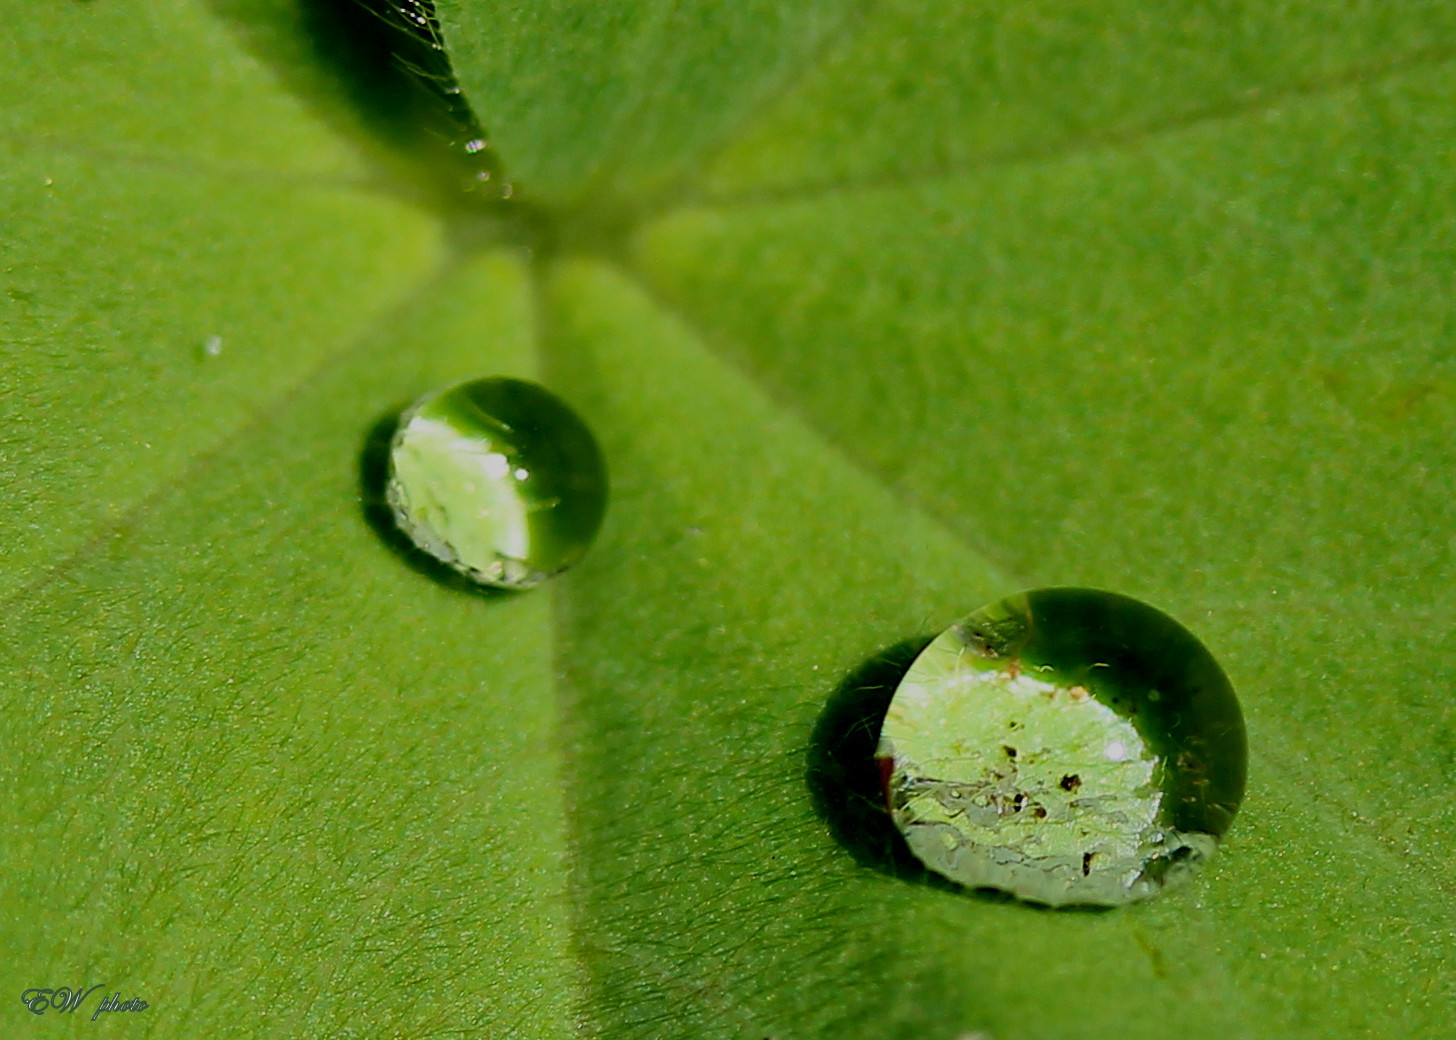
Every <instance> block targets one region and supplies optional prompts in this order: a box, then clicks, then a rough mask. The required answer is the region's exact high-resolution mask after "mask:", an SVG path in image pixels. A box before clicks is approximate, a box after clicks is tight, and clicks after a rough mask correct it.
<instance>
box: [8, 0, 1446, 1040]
mask: <svg viewBox="0 0 1456 1040" xmlns="http://www.w3.org/2000/svg"><path fill="white" fill-rule="evenodd" d="M7 2H8V5H9V6H8V8H7V10H6V12H5V24H6V25H7V26H8V31H9V32H10V34H11V47H10V51H9V54H8V55H7V59H6V61H5V62H3V63H0V98H3V99H4V100H3V101H0V149H3V151H4V155H5V161H4V162H3V164H0V490H3V497H4V501H5V503H6V509H5V510H4V512H3V514H0V598H3V601H4V609H3V613H0V646H3V648H4V649H3V652H0V705H3V712H0V720H3V721H0V732H3V738H0V739H3V746H4V755H3V757H0V838H3V840H0V907H3V909H4V913H5V921H6V924H5V926H4V928H0V963H3V964H5V965H6V966H7V979H8V982H7V985H9V986H10V987H11V988H12V990H13V993H12V996H11V997H10V1008H9V1009H8V1010H6V1011H5V1012H3V1016H4V1017H5V1020H6V1021H7V1022H9V1023H10V1025H9V1026H8V1027H7V1028H6V1029H5V1030H4V1033H5V1035H17V1036H18V1035H21V1033H22V1032H26V1033H30V1032H34V1031H35V1030H36V1029H37V1028H43V1029H45V1030H47V1031H49V1032H54V1031H56V1030H63V1031H65V1033H66V1035H79V1034H80V1033H81V1032H83V1031H85V1030H86V1029H88V1028H89V1029H94V1028H98V1027H100V1023H88V1022H87V1021H86V1018H87V1017H89V1015H88V1016H85V1017H82V1016H81V1015H79V1014H78V1015H76V1016H72V1017H71V1018H63V1020H62V1021H60V1022H57V1021H55V1019H54V1018H53V1017H52V1015H53V1014H54V1013H52V1015H47V1016H46V1017H45V1018H43V1019H40V1020H36V1019H34V1018H33V1017H32V1016H31V1015H30V1014H29V1012H28V1011H27V1010H26V1008H25V1007H24V1006H23V1005H22V1004H21V1003H20V1002H19V1001H18V1000H16V999H15V996H18V994H19V992H20V991H21V990H24V989H27V988H30V987H46V986H60V985H68V986H76V985H81V986H91V985H95V984H98V983H104V984H106V985H107V987H108V989H107V992H112V991H120V992H121V993H122V995H123V997H124V998H127V997H131V996H139V997H142V998H144V999H146V1000H147V1001H148V1002H149V1004H150V1007H149V1008H148V1009H147V1010H146V1011H144V1012H139V1013H137V1012H133V1013H118V1014H115V1015H111V1016H108V1018H117V1017H120V1018H123V1019H124V1020H125V1024H124V1025H122V1024H120V1023H114V1024H113V1025H112V1026H111V1027H110V1028H111V1029H112V1030H113V1031H117V1032H118V1035H119V1033H120V1031H122V1030H124V1031H126V1032H127V1034H128V1035H135V1036H146V1037H157V1038H162V1037H166V1038H175V1037H204V1036H205V1037H209V1038H214V1037H217V1038H226V1037H270V1038H271V1037H279V1038H282V1037H288V1038H311V1037H319V1038H324V1037H327V1038H353V1037H361V1038H362V1037H371V1038H373V1037H401V1038H405V1037H408V1038H424V1037H442V1036H489V1037H521V1038H562V1037H601V1038H618V1037H620V1038H657V1037H670V1038H677V1037H681V1038H684V1040H688V1038H724V1040H763V1038H765V1037H767V1038H771V1040H795V1038H825V1040H830V1038H832V1040H853V1038H864V1040H884V1038H900V1037H904V1038H906V1040H963V1038H967V1037H974V1038H975V1040H987V1038H990V1040H1111V1038H1119V1040H1123V1038H1126V1040H1141V1038H1148V1040H1152V1038H1161V1037H1166V1036H1170V1035H1176V1036H1179V1037H1185V1038H1195V1040H1196V1038H1209V1040H1232V1038H1251V1040H1253V1038H1264V1037H1279V1038H1309V1040H1315V1038H1335V1040H1340V1038H1356V1037H1362V1038H1363V1037H1399V1038H1402V1040H1408V1038H1428V1037H1429V1038H1438V1037H1442V1036H1446V1035H1448V1033H1449V1029H1450V1023H1451V1015H1452V1007H1453V1004H1456V983H1453V979H1456V972H1453V962H1456V924H1453V921H1456V882H1453V880H1452V877H1453V876H1452V871H1451V869H1450V862H1451V858H1452V853H1453V849H1456V802H1453V800H1452V798H1451V796H1450V787H1451V780H1450V778H1451V776H1452V775H1453V772H1456V707H1453V703H1456V702H1453V699H1452V697H1451V694H1450V691H1451V686H1452V682H1453V679H1456V648H1453V643H1452V641H1451V638H1450V635H1449V629H1450V626H1451V621H1452V618H1453V616H1456V615H1453V609H1456V592H1453V590H1456V580H1453V579H1456V573H1453V553H1456V448H1453V441H1452V431H1453V430H1456V292H1453V288H1456V286H1453V282H1456V245H1453V243H1456V8H1452V7H1451V5H1449V4H1440V3H1434V2H1429V3H1428V2H1421V0H1399V2H1395V3H1383V4H1376V3H1367V2H1362V0H1330V2H1327V3H1321V4H1314V3H1299V2H1276V0H1259V2H1246V3H1234V2H1229V0H1197V2H1191V3H1172V2H1167V0H1138V2H1133V0H1110V2H1109V0H1097V2H1093V0H1061V2H1057V3H1051V2H1046V0H1009V2H1005V3H997V4H992V3H983V2H970V0H968V2H965V3H959V4H954V5H940V4H931V3H926V2H912V0H878V2H874V0H868V2H852V0H774V2H768V0H742V2H739V3H733V4H723V3H709V2H704V0H673V2H669V0H639V2H635V3H627V2H620V0H618V2H611V3H604V2H602V0H542V2H539V3H533V4H521V3H504V2H494V0H448V2H446V0H442V3H441V6H440V16H441V21H442V24H443V27H444V34H445V40H446V42H447V44H448V46H449V48H450V51H451V53H452V55H453V58H454V62H455V68H456V72H457V74H458V75H459V78H460V81H461V84H462V86H463V88H464V94H465V96H466V97H467V98H468V99H469V100H470V102H471V103H472V104H473V106H474V108H475V111H476V112H477V113H478V114H479V115H480V116H481V118H482V120H483V122H484V123H485V125H486V126H487V127H488V128H489V130H490V137H491V142H492V144H493V146H494V149H495V152H496V154H497V155H498V156H499V158H500V161H501V162H502V163H503V164H504V166H505V168H506V170H507V171H508V173H509V175H510V178H511V181H512V183H513V184H514V185H515V188H516V191H517V192H518V195H519V197H520V198H522V199H527V200H529V201H530V203H531V204H532V205H533V206H534V207H536V210H535V211H536V213H537V214H538V218H537V219H538V222H539V224H540V226H541V227H543V228H545V229H547V232H548V233H547V234H546V235H545V237H543V238H542V239H540V242H539V243H538V244H537V245H536V246H535V247H533V248H531V249H526V248H523V247H521V246H519V245H495V246H492V245H489V244H488V241H489V239H488V236H482V235H478V234H473V233H469V232H468V229H467V228H466V226H467V225H468V224H469V220H467V218H465V217H463V216H462V215H461V212H460V211H459V209H458V208H456V207H450V206H446V205H444V204H442V203H440V202H439V200H438V198H437V197H436V196H435V195H433V194H431V193H430V192H428V191H423V190H420V188H419V182H418V179H417V178H414V174H413V173H411V172H410V170H411V169H413V168H412V167H410V164H409V162H408V161H406V160H405V159H402V158H401V156H400V155H399V154H398V149H392V148H391V146H390V145H389V144H388V143H387V142H385V141H384V140H382V138H381V137H380V135H379V133H378V126H377V125H376V124H377V123H378V120H377V119H375V115H377V113H371V112H370V111H368V110H367V109H366V108H361V101H360V97H359V96H358V92H357V91H355V92H352V93H351V92H350V91H349V90H348V89H346V88H345V87H344V86H343V85H341V81H340V79H339V77H338V75H337V72H338V67H339V61H338V57H337V55H334V56H333V57H330V47H329V46H328V44H329V43H330V41H329V39H328V35H327V31H326V29H321V28H320V18H319V10H320V7H319V4H318V3H317V2H315V0H218V2H217V3H215V4H208V3H205V2H202V0H159V2H156V3H151V4H143V3H140V2H138V0H56V2H54V3H48V4H44V5H37V4H33V3H31V4H21V3H20V2H19V0H7ZM334 49H335V50H337V47H335V48H334ZM462 229H465V230H462ZM481 241H487V244H486V245H481V244H480V242H481ZM486 374H506V375H515V376H521V377H527V378H534V379H537V380H540V381H542V382H543V383H545V384H546V385H548V386H549V387H551V388H552V389H553V390H554V391H555V392H557V393H559V394H560V395H562V396H563V397H565V398H566V399H567V400H569V401H571V402H573V403H574V404H575V405H576V406H577V407H578V408H579V410H580V411H581V412H582V414H583V415H584V416H585V417H586V419H587V420H588V422H589V423H590V424H591V425H592V427H593V428H594V429H595V430H596V431H597V433H598V435H599V437H600V439H601V441H602V445H603V448H604V450H605V453H606V455H607V459H608V463H609V466H610V469H611V472H612V477H613V499H612V504H611V507H610V510H609V513H608V517H607V521H606V524H605V527H604V529H603V531H602V534H601V536H600V538H599V540H598V543H597V545H596V547H595V548H594V550H593V551H592V553H591V554H590V555H589V556H588V557H587V559H586V560H585V561H584V562H583V563H582V564H581V565H580V566H579V567H578V568H577V569H576V570H574V571H572V572H571V573H569V574H567V575H565V576H563V577H562V578H560V579H557V580H556V581H555V582H553V583H552V584H551V586H549V587H547V588H545V589H542V590H540V591H538V592H535V593H532V594H528V595H523V596H517V597H511V598H505V599H500V598H486V597H481V596H475V595H471V594H468V593H464V592H462V591H461V590H459V589H456V588H452V587H448V586H447V585H445V584H441V583H437V582H435V581H432V580H431V579H430V578H428V577H427V576H425V575H424V574H422V573H420V572H419V571H417V570H416V569H413V568H411V567H410V566H409V565H408V561H406V560H404V559H403V558H401V556H400V555H398V554H397V553H396V552H395V551H394V550H393V549H391V547H390V546H389V544H387V541H386V540H385V539H382V538H381V537H380V536H379V534H378V533H377V532H376V531H375V530H374V529H372V528H371V526H370V524H369V523H368V522H367V516H368V513H369V505H370V503H369V501H367V499H368V492H369V488H368V485H367V481H361V476H360V470H361V464H362V463H361V459H362V458H364V457H366V455H367V453H366V452H365V446H366V442H367V440H368V437H369V435H370V431H371V429H373V428H374V427H375V425H376V424H377V423H378V422H379V420H380V419H381V418H382V417H384V416H387V415H388V414H389V413H390V411H391V410H392V409H397V408H398V407H400V406H401V405H403V404H405V403H407V402H408V401H410V400H411V399H413V398H414V397H415V396H417V395H418V394H420V393H422V392H424V391H426V390H430V389H433V388H435V387H437V386H440V385H443V384H444V383H447V382H450V381H452V380H456V379H460V378H465V377H468V376H472V375H486ZM1052 584H1057V585H1061V584H1075V585H1091V586H1098V587H1104V588H1109V589H1113V590H1116V591H1119V592H1123V593H1127V594H1130V595H1134V596H1137V597H1139V598H1142V599H1145V600H1147V601H1149V602H1150V603H1152V604H1154V605H1156V606H1158V607H1160V608H1161V609H1164V610H1167V611H1169V612H1170V613H1172V614H1173V615H1174V616H1176V617H1178V618H1180V619H1181V620H1182V621H1183V622H1184V623H1185V624H1187V625H1189V626H1190V627H1191V628H1192V629H1193V630H1194V631H1195V632H1197V633H1198V634H1199V635H1200V636H1201V637H1202V638H1203V639H1204V640H1205V641H1206V642H1207V643H1208V645H1209V646H1210V648H1211V649H1212V650H1213V652H1214V653H1215V654H1216V655H1217V656H1218V657H1219V659H1220V661H1221V662H1222V663H1223V664H1224V666H1225V668H1226V670H1227V671H1228V673H1229V675H1230V676H1231V678H1232V679H1233V681H1234V684H1235V686H1236V688H1237V689H1238V690H1239V691H1240V694H1241V697H1242V700H1243V704H1244V708H1245V712H1246V715H1247V720H1248V724H1249V731H1250V749H1251V762H1250V787H1249V794H1248V797H1247V800H1246V802H1245V806H1244V811H1243V812H1242V814H1241V815H1240V817H1239V819H1238V820H1237V821H1236V823H1235V825H1234V829H1233V830H1232V832H1231V833H1230V836H1229V841H1228V842H1227V844H1226V847H1225V848H1224V850H1223V851H1222V852H1221V853H1220V854H1219V856H1218V857H1217V858H1216V859H1215V860H1214V862H1213V864H1212V865H1211V867H1210V868H1209V869H1208V870H1207V871H1206V872H1205V873H1204V874H1203V875H1201V876H1200V877H1199V878H1198V879H1197V880H1196V881H1194V882H1193V883H1192V884H1191V885H1189V886H1188V887H1186V888H1184V889H1181V890H1178V891H1176V892H1172V893H1169V894H1167V895H1165V896H1164V897H1161V898H1159V899H1155V900H1153V901H1151V902H1149V903H1146V904H1141V905H1137V906H1133V907H1129V908H1125V909H1121V910H1118V911H1114V912H1108V913H1085V912H1080V913H1079V912H1048V911H1042V910H1037V909H1034V908H1030V907H1026V906H1021V905H1017V904H1014V903H1003V902H995V901H989V900H985V899H981V898H977V897H974V896H970V895H967V894H964V893H959V892H953V891H947V890H945V889H943V888H941V887H936V886H933V885H927V884H923V883H917V882H915V881H913V880H910V879H907V878H904V877H896V876H894V874H893V872H891V871H887V870H882V869H876V868H875V866H873V865H871V864H868V863H862V862H860V861H859V860H857V859H856V857H855V856H854V855H853V854H852V850H850V849H848V848H846V847H845V846H844V845H841V844H840V843H839V842H838V841H837V840H836V838H835V834H834V828H833V827H832V826H831V822H832V821H828V820H826V819H825V818H824V816H823V815H822V813H821V811H820V809H819V808H817V807H816V802H815V799H814V797H813V796H812V791H811V785H810V783H809V782H808V778H807V775H806V770H807V767H808V762H809V761H810V759H811V757H812V755H811V752H812V750H813V747H814V743H815V740H816V737H815V732H816V727H819V728H820V729H822V725H821V716H822V713H823V712H824V711H825V710H826V704H827V703H829V702H830V701H831V699H832V698H834V697H835V696H836V691H840V690H842V689H843V688H844V687H845V685H846V684H847V683H849V682H850V681H851V679H850V677H851V676H853V675H855V674H858V673H859V672H860V671H862V670H863V668H864V667H865V665H866V664H867V662H873V661H875V660H876V659H877V657H878V655H881V654H884V653H886V652H887V651H889V650H890V649H891V648H893V647H895V646H897V645H899V644H901V643H903V642H904V641H905V640H913V639H919V638H924V637H926V636H928V635H930V634H933V633H934V632H936V631H938V630H939V628H940V627H942V626H944V625H945V624H948V623H949V622H951V621H953V620H955V619H956V618H958V617H959V616H961V615H963V614H965V613H968V612H969V611H970V610H972V609H974V608H975V607H978V606H980V605H981V604H983V603H985V602H988V601H990V600H993V599H996V598H998V597H1000V596H1002V595H1005V594H1008V593H1011V592H1014V591H1017V590H1019V589H1023V588H1030V587H1034V586H1040V585H1052ZM92 999H93V1000H94V999H95V998H92ZM21 1016H24V1017H23V1018H22V1017H21Z"/></svg>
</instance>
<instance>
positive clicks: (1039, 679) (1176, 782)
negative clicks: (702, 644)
mask: <svg viewBox="0 0 1456 1040" xmlns="http://www.w3.org/2000/svg"><path fill="white" fill-rule="evenodd" d="M1013 748H1014V751H1015V753H1014V754H1013V753H1012V749H1013ZM876 755H877V757H878V759H879V761H880V764H881V769H882V771H883V774H884V775H885V776H886V777H887V780H886V784H885V796H886V799H887V801H888V803H889V808H890V812H891V816H892V817H893V819H894V821H895V824H896V826H897V827H899V829H900V831H901V833H902V834H904V836H905V839H906V841H907V842H908V844H909V846H910V849H911V851H913V852H914V853H915V855H916V856H917V857H919V859H920V860H921V861H922V862H923V863H924V864H925V865H926V866H927V867H929V868H930V869H932V870H934V871H936V872H937V873H939V874H942V875H944V876H945V877H948V878H950V879H951V880H953V881H958V882H960V883H961V884H963V885H966V886H968V887H972V888H983V887H984V888H995V889H1000V890H1002V891H1005V892H1010V893H1011V894H1013V895H1016V896H1018V897H1020V898H1022V899H1026V900H1029V901H1032V902H1037V903H1045V904H1049V905H1053V906H1059V905H1067V904H1082V905H1101V906H1114V905H1118V904H1122V903H1130V902H1133V901H1135V900H1138V899H1145V898H1147V897H1148V896H1151V895H1154V894H1156V893H1157V892H1159V891H1161V890H1162V889H1163V888H1164V887H1166V886H1167V885H1169V884H1171V883H1174V882H1176V881H1179V880H1182V879H1183V878H1186V877H1187V876H1189V875H1191V874H1192V873H1193V872H1194V871H1195V870H1197V869H1198V867H1199V866H1201V865H1202V864H1203V862H1205V861H1206V860H1207V859H1208V857H1210V856H1211V855H1213V853H1214V851H1215V849H1216V848H1217V846H1218V841H1219V839H1220V838H1221V837H1222V836H1223V834H1224V833H1225V832H1226V831H1227V830H1228V827H1229V824H1230V823H1231V822H1232V820H1233V817H1234V814H1235V813H1236V812H1237V811H1238V806H1239V802H1240V801H1241V800H1242V798H1243V790H1244V768H1245V759H1246V750H1245V743H1244V724H1243V718H1242V715H1241V714H1240V711H1239V705H1238V701H1237V699H1236V698H1235V696H1234V692H1233V688H1232V687H1231V686H1230V685H1229V681H1228V679H1227V678H1226V677H1225V676H1224V673H1223V671H1222V669H1220V668H1219V666H1218V663H1217V662H1216V661H1215V660H1214V659H1213V657H1212V655H1210V654H1209V652H1208V651H1207V650H1206V649H1205V648H1204V646H1203V644H1201V643H1200V642H1199V641H1198V640H1197V638H1195V637H1194V636H1193V635H1192V634H1191V633H1190V632H1188V630H1187V629H1185V628H1184V627H1183V626H1182V625H1180V624H1179V623H1178V622H1176V621H1174V620H1173V619H1172V618H1170V617H1168V616H1167V615H1166V614H1163V613H1162V612H1161V611H1158V610H1155V609H1153V608H1152V607H1150V606H1148V605H1146V604H1144V603H1140V602H1138V601H1137V600H1134V599H1130V598H1128V597H1126V596H1121V595H1117V594H1115V593H1111V592H1101V591H1097V590H1093V589H1072V588H1052V589H1040V590H1037V591H1033V592H1027V593H1022V594H1021V595H1018V596H1014V597H1011V598H1010V599H1006V600H1002V601H1001V602H999V603H993V604H991V605H989V606H987V607H983V608H981V609H980V610H978V611H976V612H975V613H974V614H972V615H970V616H969V617H967V618H965V619H964V620H963V621H961V622H959V623H958V624H955V625H952V626H951V627H950V628H948V629H946V630H945V631H944V632H943V633H941V635H940V636H939V637H938V638H936V639H935V640H934V641H933V642H932V643H931V644H930V645H929V646H927V647H926V648H925V649H924V650H923V651H922V652H921V654H920V656H919V657H917V658H916V659H915V663H914V664H913V665H912V666H911V667H910V670H909V671H908V672H907V673H906V674H905V677H904V679H903V680H902V681H901V683H900V685H899V687H898V688H897V689H896V691H895V695H894V698H893V700H892V701H891V703H890V707H889V709H888V711H887V712H886V714H885V721H884V725H883V728H882V729H881V734H880V744H879V748H878V750H877V752H876Z"/></svg>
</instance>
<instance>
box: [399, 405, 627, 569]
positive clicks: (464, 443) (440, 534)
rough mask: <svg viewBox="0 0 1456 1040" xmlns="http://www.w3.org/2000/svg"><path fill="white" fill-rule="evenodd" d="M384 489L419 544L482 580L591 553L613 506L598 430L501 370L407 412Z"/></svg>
mask: <svg viewBox="0 0 1456 1040" xmlns="http://www.w3.org/2000/svg"><path fill="white" fill-rule="evenodd" d="M385 496H386V498H387V500H388V502H389V505H390V508H391V509H392V510H393V513H394V518H395V522H396V523H397V524H398V525H399V527H400V529H401V530H403V531H404V532H405V533H406V534H407V535H408V536H409V537H410V540H411V541H413V542H414V544H415V545H416V546H418V547H419V548H420V549H422V550H423V551H425V552H427V553H429V554H430V555H431V556H433V557H434V558H435V559H437V560H440V561H441V562H442V563H444V564H446V565H448V566H449V567H452V568H454V569H455V570H456V571H459V572H460V573H461V574H464V575H466V576H467V577H469V578H471V579H472V580H474V581H476V582H479V583H480V584H482V585H488V586H492V587H496V588H509V589H526V588H530V587H532V586H534V585H538V584H540V583H541V582H542V581H545V580H546V579H547V578H549V577H551V576H552V575H554V574H558V573H560V572H561V571H563V570H565V569H566V568H567V567H570V566H571V565H572V564H573V563H575V562H576V561H577V560H578V559H580V558H581V556H582V554H583V553H585V552H586V550H587V547H588V546H589V545H590V544H591V540H592V538H593V537H594V536H595V535H596V532H597V528H598V527H599V526H600V524H601V520H602V515H603V513H604V512H605V510H606V504H607V477H606V467H605V464H604V463H603V461H602V456H601V451H600V450H599V449H598V447H597V443H596V439H595V438H594V437H593V436H592V434H591V431H590V430H588V429H587V428H586V425H585V424H584V423H583V422H582V421H581V419H580V418H579V417H578V416H577V415H576V413H575V412H573V411H572V410H571V409H570V408H569V407H568V406H567V405H566V404H565V403H564V402H562V401H561V400H560V399H559V398H558V397H556V396H555V395H554V394H552V393H550V392H549V391H547V390H546V389H544V388H543V387H540V386H537V385H536V384H535V383H529V382H525V381H524V380H520V379H509V378H505V377H495V378H490V379H477V380H472V381H469V382H464V383H458V384H456V385H455V386H451V387H448V388H446V389H444V390H440V391H437V392H435V393H432V394H427V395H426V396H424V397H422V398H421V399H420V400H419V401H417V402H415V404H414V405H412V406H411V407H410V408H408V409H407V410H406V411H405V412H404V414H403V415H401V416H400V420H399V426H398V428H397V430H396V432H395V435H394V439H393V441H392V443H391V445H390V453H389V480H388V483H387V485H386V488H385Z"/></svg>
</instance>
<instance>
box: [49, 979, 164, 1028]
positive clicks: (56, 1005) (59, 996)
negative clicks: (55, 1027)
mask: <svg viewBox="0 0 1456 1040" xmlns="http://www.w3.org/2000/svg"><path fill="white" fill-rule="evenodd" d="M98 989H99V990H105V989H106V983H104V982H103V983H102V984H101V985H99V986H92V987H91V988H90V989H85V990H83V989H81V988H79V987H78V988H76V989H72V988H70V987H69V986H57V987H56V988H54V989H39V988H37V989H28V990H26V991H25V992H24V993H22V994H21V995H20V1002H21V1003H22V1004H24V1005H25V1006H26V1008H27V1009H28V1010H29V1011H30V1013H31V1014H32V1015H44V1014H45V1013H46V1012H47V1011H54V1012H56V1013H57V1014H62V1015H69V1014H74V1013H75V1012H76V1011H78V1010H80V1008H81V1005H83V1004H84V1003H86V998H87V997H89V996H91V994H93V993H95V992H96V991H97V990H98ZM147 1007H148V1004H147V1002H146V1001H145V1000H142V999H141V998H140V997H133V998H132V999H130V1000H122V999H121V994H120V993H116V994H114V995H113V996H110V997H106V996H103V997H102V998H101V999H100V1002H99V1003H98V1004H97V1005H96V1010H95V1011H93V1012H92V1013H91V1021H93V1022H95V1021H96V1019H97V1018H99V1017H100V1016H101V1014H102V1013H103V1012H107V1011H145V1010H146V1009H147Z"/></svg>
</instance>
